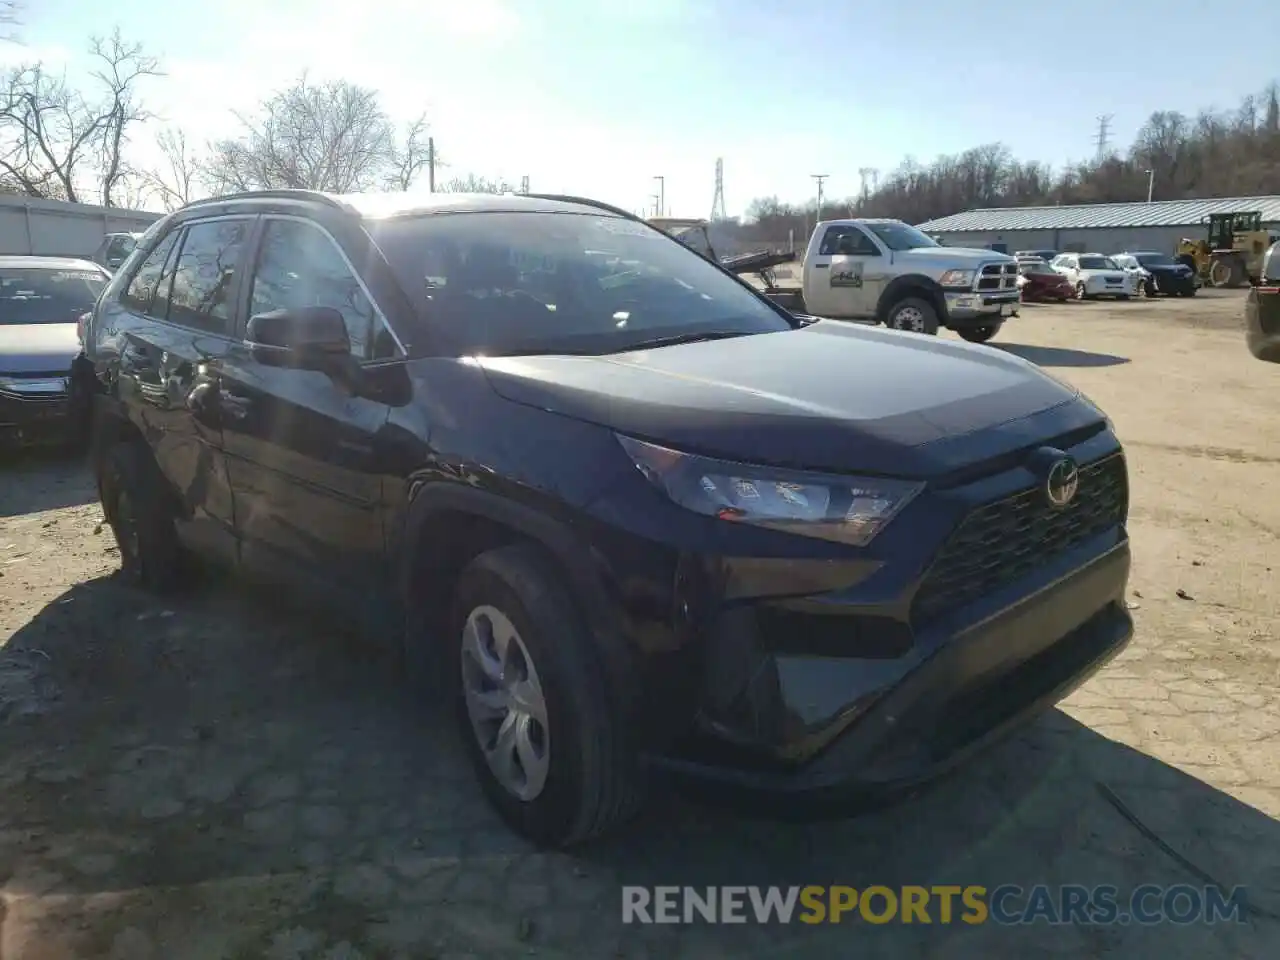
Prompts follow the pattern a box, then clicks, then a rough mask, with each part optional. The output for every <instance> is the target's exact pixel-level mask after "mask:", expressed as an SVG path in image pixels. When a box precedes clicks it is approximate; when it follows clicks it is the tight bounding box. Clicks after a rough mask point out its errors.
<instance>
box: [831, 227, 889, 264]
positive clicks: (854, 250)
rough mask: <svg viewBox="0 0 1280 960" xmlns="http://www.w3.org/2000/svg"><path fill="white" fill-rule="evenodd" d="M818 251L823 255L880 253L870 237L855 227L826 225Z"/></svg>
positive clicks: (871, 255) (862, 255)
mask: <svg viewBox="0 0 1280 960" xmlns="http://www.w3.org/2000/svg"><path fill="white" fill-rule="evenodd" d="M818 253H819V254H820V255H821V256H824V257H833V256H837V255H843V256H854V257H874V256H878V255H879V253H880V250H879V248H877V247H876V245H875V244H874V243H872V242H871V238H870V237H868V236H867V235H866V234H865V233H863V232H862V231H861V230H859V229H858V228H857V227H828V228H827V232H826V233H825V234H823V237H822V246H821V247H819V248H818Z"/></svg>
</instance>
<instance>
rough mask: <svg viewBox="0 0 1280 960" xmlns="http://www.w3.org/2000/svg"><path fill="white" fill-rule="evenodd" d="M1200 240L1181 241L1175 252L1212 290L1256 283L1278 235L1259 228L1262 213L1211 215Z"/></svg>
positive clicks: (1206, 221)
mask: <svg viewBox="0 0 1280 960" xmlns="http://www.w3.org/2000/svg"><path fill="white" fill-rule="evenodd" d="M1204 223H1206V224H1208V230H1207V231H1206V236H1205V237H1204V238H1203V239H1191V238H1184V239H1183V240H1181V241H1180V242H1179V243H1178V249H1177V251H1176V253H1175V257H1176V259H1177V260H1178V261H1179V262H1180V263H1185V264H1186V265H1187V266H1188V267H1190V268H1191V269H1192V270H1194V271H1195V272H1196V274H1197V275H1198V276H1199V277H1200V278H1201V279H1202V280H1204V281H1205V282H1206V283H1208V284H1209V285H1210V286H1213V287H1243V286H1244V285H1245V284H1246V283H1248V284H1254V283H1257V282H1258V277H1259V275H1260V274H1261V271H1262V255H1263V254H1264V253H1266V251H1267V248H1268V247H1270V246H1271V244H1273V243H1275V242H1276V241H1277V240H1280V234H1276V233H1273V232H1271V231H1269V230H1266V229H1264V228H1263V226H1262V212H1261V211H1259V210H1250V211H1247V212H1244V213H1211V214H1210V215H1209V216H1207V217H1205V218H1204Z"/></svg>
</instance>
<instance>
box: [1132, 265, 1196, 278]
mask: <svg viewBox="0 0 1280 960" xmlns="http://www.w3.org/2000/svg"><path fill="white" fill-rule="evenodd" d="M1142 269H1144V270H1146V271H1147V272H1148V273H1169V274H1174V275H1175V276H1191V268H1190V267H1188V266H1187V265H1186V264H1184V263H1157V264H1153V265H1152V266H1149V267H1143V268H1142Z"/></svg>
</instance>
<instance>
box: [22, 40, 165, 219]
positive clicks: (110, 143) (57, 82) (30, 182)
mask: <svg viewBox="0 0 1280 960" xmlns="http://www.w3.org/2000/svg"><path fill="white" fill-rule="evenodd" d="M90 54H91V55H92V56H93V57H94V59H95V60H96V61H97V62H98V67H97V69H95V70H94V71H93V73H92V74H91V76H92V79H93V80H94V81H96V83H97V84H98V85H99V89H98V91H97V96H86V95H85V94H84V93H83V92H82V91H80V90H77V89H75V88H74V87H72V86H71V85H70V84H69V83H68V82H67V78H66V76H65V75H55V74H52V73H49V72H48V71H46V70H45V68H44V67H43V65H42V64H39V63H36V64H27V65H22V66H18V67H15V68H13V69H12V70H11V71H10V72H9V74H8V76H7V77H5V78H4V79H3V80H0V176H3V177H4V179H6V180H7V181H9V183H10V184H11V185H12V186H14V187H15V188H17V189H18V190H19V191H20V192H22V193H25V194H28V195H30V196H35V197H54V198H60V199H64V200H71V201H76V202H78V201H80V200H81V198H82V194H83V193H84V191H85V190H86V189H87V188H88V184H94V185H95V186H96V188H97V189H96V190H91V192H92V193H96V194H97V198H96V199H100V200H101V201H102V202H103V203H104V204H106V205H108V206H109V205H111V203H112V202H113V201H112V190H113V189H114V188H115V187H116V186H117V185H118V183H119V181H120V179H121V177H122V176H123V174H124V161H123V153H124V149H125V147H126V146H127V144H128V142H129V132H130V130H131V128H132V127H133V125H134V124H135V123H137V122H138V121H139V120H142V119H144V118H145V117H146V114H145V112H144V111H143V110H142V108H141V106H140V104H139V102H138V99H137V92H136V90H137V84H138V82H139V81H140V80H142V79H143V78H145V77H148V76H157V75H159V65H158V62H157V61H156V60H155V58H153V57H149V56H147V55H146V54H145V53H144V52H143V50H142V48H141V47H140V46H139V45H137V44H128V43H125V42H124V41H123V40H122V39H121V37H120V33H119V32H118V31H117V32H116V33H114V34H112V36H111V37H110V38H107V39H101V38H95V39H94V40H93V41H92V43H91V45H90Z"/></svg>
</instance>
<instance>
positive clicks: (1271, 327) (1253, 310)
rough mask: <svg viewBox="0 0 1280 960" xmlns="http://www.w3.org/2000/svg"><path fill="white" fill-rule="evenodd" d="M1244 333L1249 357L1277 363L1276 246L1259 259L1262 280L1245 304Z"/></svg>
mask: <svg viewBox="0 0 1280 960" xmlns="http://www.w3.org/2000/svg"><path fill="white" fill-rule="evenodd" d="M1244 329H1245V342H1246V343H1247V344H1248V345H1249V352H1250V353H1252V354H1253V355H1254V356H1255V357H1257V358H1258V359H1259V360H1266V361H1269V362H1270V363H1280V243H1273V244H1272V245H1271V248H1270V249H1269V250H1267V252H1266V253H1265V254H1263V256H1262V276H1261V277H1260V278H1259V280H1258V282H1257V284H1255V285H1254V286H1253V287H1251V288H1250V290H1249V298H1248V300H1247V301H1246V302H1245V311H1244Z"/></svg>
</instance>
